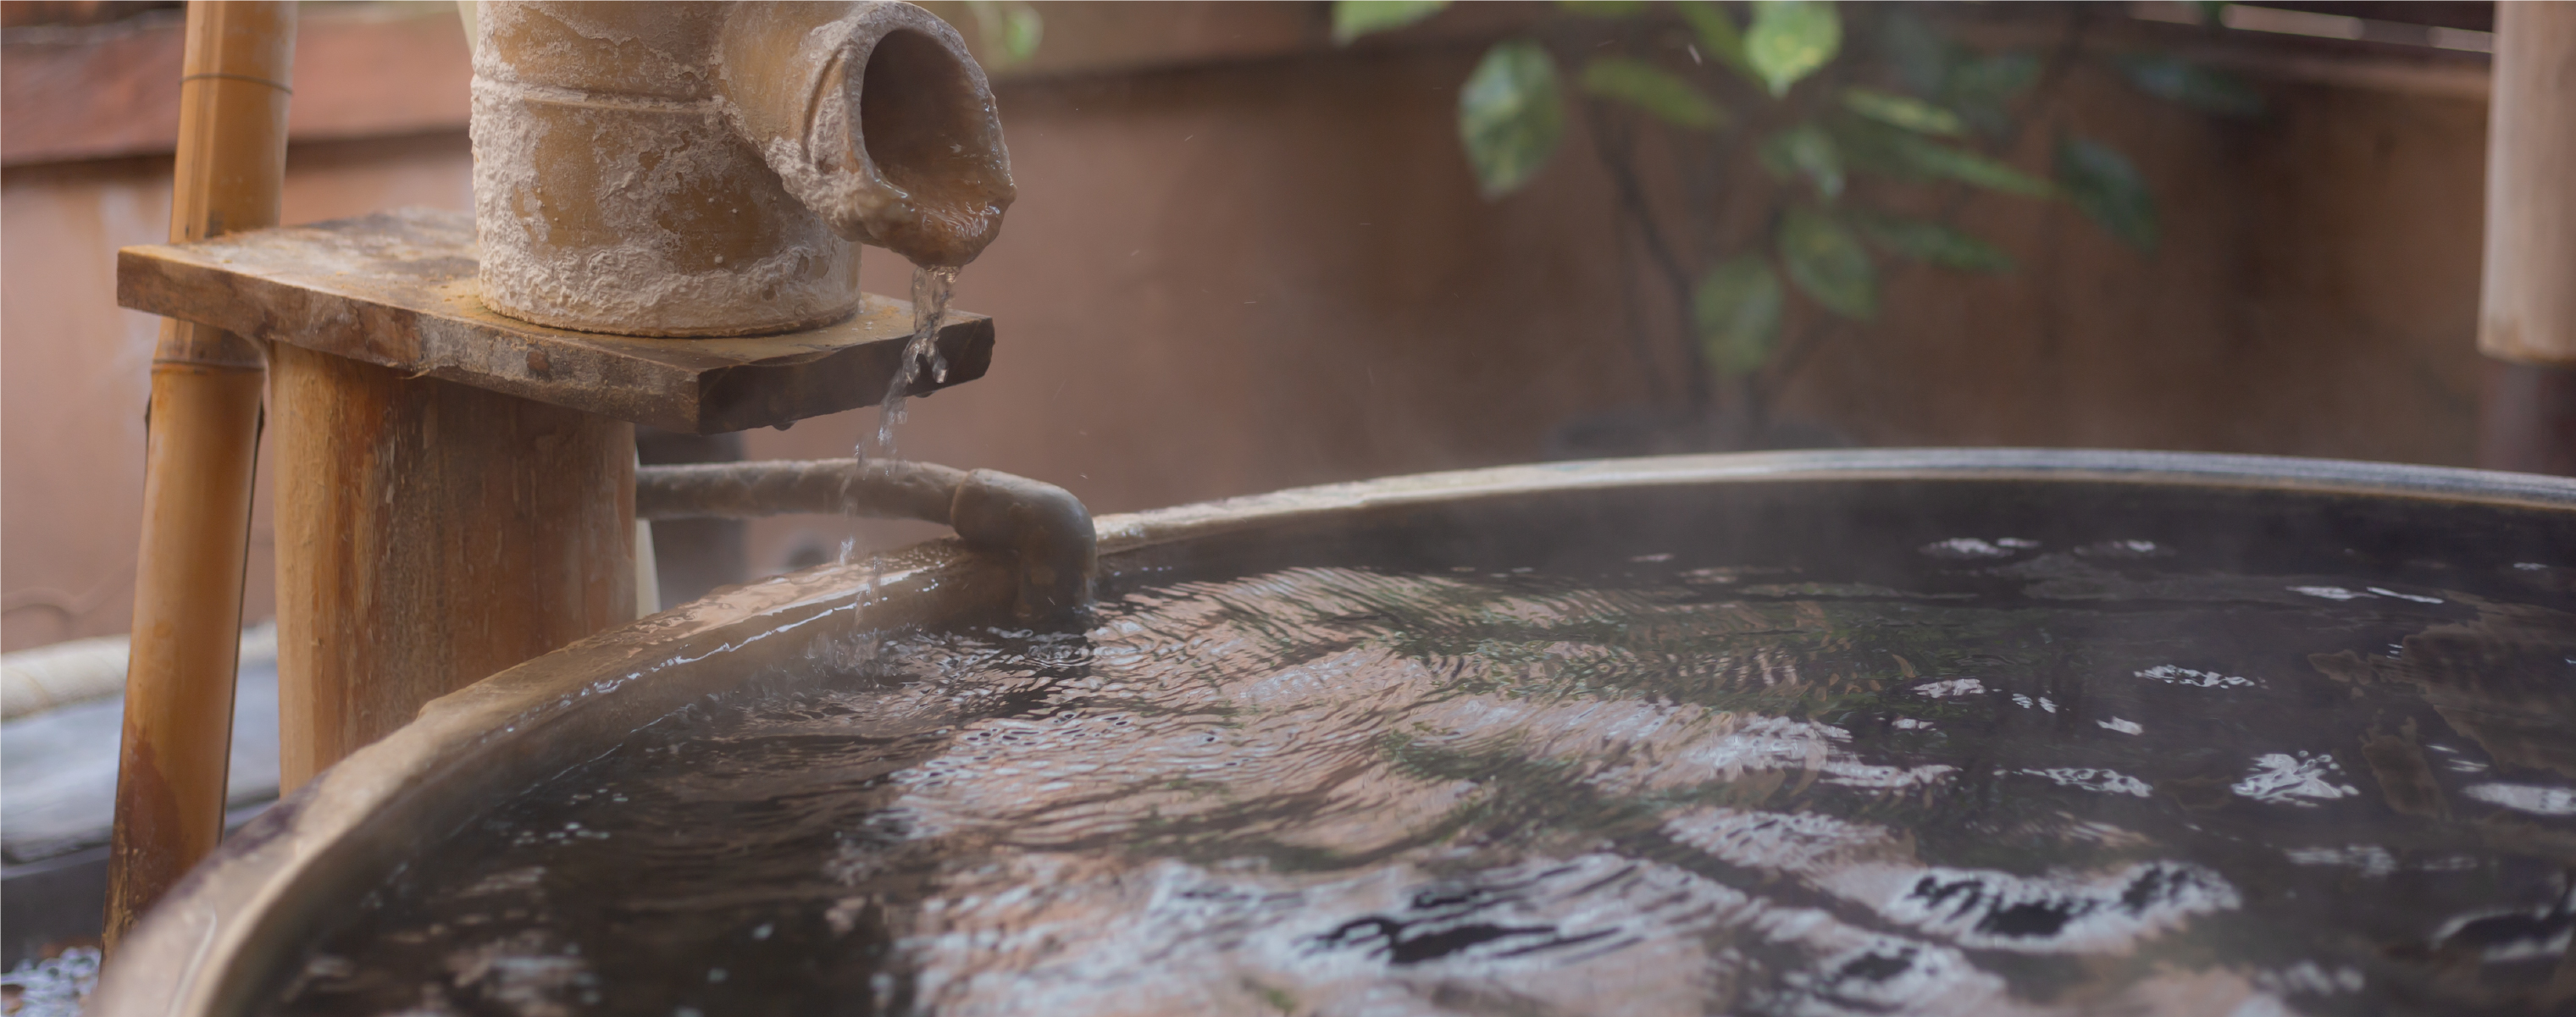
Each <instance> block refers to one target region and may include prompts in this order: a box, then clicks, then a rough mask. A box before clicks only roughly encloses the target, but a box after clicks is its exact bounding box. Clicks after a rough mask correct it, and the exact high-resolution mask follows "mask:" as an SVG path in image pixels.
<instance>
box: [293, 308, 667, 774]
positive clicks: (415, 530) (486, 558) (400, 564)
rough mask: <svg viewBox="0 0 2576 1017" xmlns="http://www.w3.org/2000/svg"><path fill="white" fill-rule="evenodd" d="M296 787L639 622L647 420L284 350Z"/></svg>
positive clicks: (357, 362) (322, 354)
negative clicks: (424, 711)
mask: <svg viewBox="0 0 2576 1017" xmlns="http://www.w3.org/2000/svg"><path fill="white" fill-rule="evenodd" d="M270 375H271V378H272V379H273V381H272V385H273V389H272V394H273V399H274V402H275V405H276V407H277V412H276V416H275V418H274V424H273V427H274V432H273V433H274V434H275V436H276V441H277V492H278V496H277V533H278V547H277V590H278V605H277V637H278V638H277V641H278V651H277V669H278V714H279V716H278V726H279V732H278V734H279V739H280V744H281V746H282V752H283V759H282V761H281V762H282V771H281V774H280V777H281V784H282V788H281V790H287V791H291V790H292V789H294V788H296V787H298V786H301V785H302V784H303V783H304V782H305V781H307V780H310V779H312V777H313V775H314V774H316V773H318V772H320V771H321V770H322V769H324V768H325V767H328V766H330V765H331V764H332V763H333V762H336V761H338V760H339V759H340V758H341V757H343V756H346V755H348V754H349V753H350V752H352V751H355V750H356V749H358V748H359V747H361V746H364V745H366V744H367V743H368V742H371V741H374V740H376V739H377V738H380V737H382V736H384V735H385V734H387V733H389V732H391V731H393V730H394V729H395V728H397V727H400V726H402V725H403V724H405V723H407V722H409V721H410V720H411V718H412V715H413V714H414V713H415V712H417V711H418V710H419V709H420V706H421V704H422V703H425V702H428V701H429V700H431V699H434V698H436V697H438V696H442V695H445V694H447V693H449V692H452V691H455V690H457V689H460V688H463V687H465V686H466V685H469V684H472V683H474V682H476V681H480V680H482V679H483V678H486V677H489V676H490V675H492V674H493V673H495V672H498V671H500V670H502V669H504V668H507V667H510V666H512V665H515V664H518V663H520V662H522V661H525V660H528V659H530V658H533V657H536V656H538V655H539V654H543V653H546V652H547V651H550V650H553V649H556V648H558V647H561V646H563V645H565V644H567V643H571V642H573V641H574V640H577V639H580V638H582V637H584V636H588V635H591V634H594V633H597V632H600V631H603V630H605V629H607V628H609V627H611V626H613V625H617V624H621V623H624V622H626V621H630V620H632V619H633V617H634V614H635V576H634V569H633V554H634V537H635V500H634V476H635V465H634V464H635V439H634V426H633V425H631V424H628V423H626V422H623V421H619V420H613V419H610V418H607V417H602V416H598V415H594V414H590V413H584V412H582V411H579V410H573V409H566V408H563V407H560V406H553V405H549V404H546V403H539V402H533V401H530V400H526V399H520V398H517V397H515V396H508V395H502V394H500V393H497V392H491V391H488V390H485V389H480V388H474V387H471V386H467V385H460V384H457V383H455V382H449V381H441V380H438V379H435V378H423V377H416V376H409V375H406V374H405V373H404V372H401V371H396V370H393V369H391V368H386V367H380V366H377V365H375V364H368V363H362V362H359V361H356V360H350V359H347V358H344V357H340V356H336V355H333V354H329V353H320V352H316V351H313V350H307V349H300V348H297V347H292V346H284V345H281V346H278V347H276V348H275V350H274V351H273V354H272V357H271V362H270Z"/></svg>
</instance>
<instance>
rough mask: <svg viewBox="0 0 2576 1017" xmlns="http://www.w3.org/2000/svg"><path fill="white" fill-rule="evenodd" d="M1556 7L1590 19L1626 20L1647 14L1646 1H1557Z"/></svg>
mask: <svg viewBox="0 0 2576 1017" xmlns="http://www.w3.org/2000/svg"><path fill="white" fill-rule="evenodd" d="M1556 6H1557V8H1558V9H1560V10H1565V11H1572V12H1573V13H1576V14H1580V15H1583V16H1585V17H1590V18H1624V17H1628V16H1630V15H1634V14H1644V13H1645V12H1646V0H1556Z"/></svg>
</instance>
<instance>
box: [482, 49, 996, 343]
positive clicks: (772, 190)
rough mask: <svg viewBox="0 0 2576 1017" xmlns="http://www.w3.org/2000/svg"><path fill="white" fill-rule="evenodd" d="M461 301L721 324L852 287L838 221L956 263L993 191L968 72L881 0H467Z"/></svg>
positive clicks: (986, 236)
mask: <svg viewBox="0 0 2576 1017" xmlns="http://www.w3.org/2000/svg"><path fill="white" fill-rule="evenodd" d="M475 33H476V45H475V56H474V111H473V134H474V204H475V229H476V234H477V239H478V241H479V242H480V244H481V246H482V249H483V256H482V263H481V269H480V276H479V283H480V286H481V290H482V294H481V295H482V300H483V302H484V304H485V305H487V306H489V307H491V308H492V309H493V310H495V311H499V312H501V313H503V314H508V315H510V316H512V317H516V318H520V319H523V320H526V321H533V322H536V323H538V324H542V325H551V326H555V327H559V328H571V329H580V330H583V331H592V332H609V333H615V334H619V335H649V336H724V335H752V334H758V333H763V332H780V331H790V330H795V329H801V328H812V327H818V326H821V325H825V324H829V323H831V322H834V321H838V320H840V319H841V318H844V317H847V316H849V314H850V313H851V312H853V311H855V310H856V309H857V308H858V305H859V276H858V265H859V262H858V251H857V248H856V247H855V246H854V243H855V242H866V243H872V244H876V245H878V246H881V247H885V248H887V249H889V250H891V251H894V252H895V253H897V254H901V255H903V256H904V257H906V258H909V259H911V260H912V261H914V262H915V263H918V264H924V265H962V264H965V263H966V262H968V261H971V260H973V259H974V258H975V256H976V255H977V254H979V253H981V252H982V251H983V249H984V245H986V244H988V243H990V242H991V241H992V239H993V237H994V235H995V234H996V233H997V232H998V231H999V230H1000V228H1001V221H1002V213H1003V211H1004V209H1006V208H1008V207H1009V205H1010V203H1011V199H1012V197H1013V196H1014V194H1015V191H1014V188H1013V185H1012V183H1011V172H1010V154H1009V153H1008V152H1007V151H1006V150H1005V149H1004V147H1003V145H1002V129H1001V123H1000V120H999V119H998V117H997V116H996V115H995V112H994V108H993V95H992V90H991V88H990V86H989V85H988V84H987V83H986V82H985V79H984V72H983V70H982V69H981V68H979V67H977V66H976V64H975V61H974V60H973V59H972V58H971V57H970V56H968V54H967V51H966V45H965V41H964V40H962V39H960V38H959V37H958V35H957V32H956V30H955V29H952V28H950V27H949V26H948V25H947V24H946V23H945V22H942V21H940V20H939V19H938V18H937V17H935V16H933V15H932V14H930V13H929V12H928V11H925V10H922V9H921V8H919V7H915V6H913V5H911V4H906V3H895V2H881V0H880V2H846V0H845V2H818V3H743V4H735V3H723V2H694V0H693V2H674V3H577V2H562V0H484V2H483V3H482V4H481V5H480V11H479V14H478V16H477V19H476V26H475Z"/></svg>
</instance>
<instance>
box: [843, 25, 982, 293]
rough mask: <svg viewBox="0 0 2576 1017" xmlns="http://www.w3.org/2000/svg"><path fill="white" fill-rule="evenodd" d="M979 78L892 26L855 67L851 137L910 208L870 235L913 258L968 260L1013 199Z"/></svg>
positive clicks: (941, 48) (930, 42)
mask: <svg viewBox="0 0 2576 1017" xmlns="http://www.w3.org/2000/svg"><path fill="white" fill-rule="evenodd" d="M979 78H980V76H979V75H977V74H976V73H975V72H974V69H973V68H971V67H970V66H968V65H967V64H966V63H965V60H964V58H963V57H962V56H960V55H959V54H958V53H957V52H955V51H953V50H952V48H951V47H949V46H946V45H943V44H941V42H940V41H939V40H937V39H935V38H932V37H931V36H929V35H925V34H923V33H920V32H916V31H910V30H900V29H899V30H896V31H893V32H888V33H886V35H885V36H883V37H882V38H880V39H878V40H877V42H876V45H875V46H874V47H872V48H871V50H870V52H869V53H868V56H867V62H866V66H865V67H864V68H863V69H862V70H861V72H860V74H859V83H858V84H859V88H858V108H859V117H858V121H859V130H858V134H859V138H858V141H859V145H860V146H861V148H862V149H863V150H864V151H865V152H866V155H867V160H868V162H869V163H870V164H872V165H873V166H874V167H875V169H876V171H877V174H878V176H879V178H880V179H883V180H884V181H885V182H886V183H887V184H890V185H892V186H894V187H895V188H896V189H898V190H900V191H902V192H903V194H904V196H905V198H906V199H907V200H906V204H908V205H909V206H910V210H911V213H912V214H911V216H910V217H909V218H910V220H911V221H909V222H904V223H889V224H886V225H887V226H888V227H892V228H890V229H889V228H885V227H880V229H879V230H878V233H879V235H878V237H877V238H876V239H877V240H878V241H879V242H881V243H883V244H884V245H885V246H886V247H888V248H891V249H893V250H895V251H897V252H898V253H902V254H904V255H906V256H907V257H910V258H912V259H913V260H914V261H916V262H920V263H922V264H935V265H962V264H965V263H966V262H968V261H972V260H974V257H975V255H976V254H978V253H981V252H982V250H983V248H984V245H985V244H987V243H989V242H991V240H992V238H993V235H994V233H995V232H997V231H998V230H999V229H1000V227H1001V218H1002V210H1003V209H1004V208H1006V207H1007V206H1009V204H1010V202H1011V198H1012V197H1013V189H1012V185H1011V177H1010V163H1009V158H1010V157H1009V156H1008V155H1007V154H1006V153H1005V152H1004V151H1003V149H1002V144H1001V137H1000V135H1001V131H1000V128H999V125H998V123H997V122H996V120H995V116H994V111H993V109H992V105H991V100H990V98H989V97H988V93H987V92H986V91H985V89H984V88H983V87H981V84H982V83H981V81H980V80H979Z"/></svg>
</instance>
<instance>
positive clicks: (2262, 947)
mask: <svg viewBox="0 0 2576 1017" xmlns="http://www.w3.org/2000/svg"><path fill="white" fill-rule="evenodd" d="M1914 559H1915V560H1914V562H1913V564H1912V566H1911V567H1910V568H1909V569H1906V570H1900V571H1901V572H1902V574H1903V575H1905V576H1906V577H1908V578H1905V579H1904V580H1903V581H1902V582H1900V583H1897V584H1894V585H1890V584H1889V583H1888V581H1887V574H1886V572H1885V570H1882V571H1881V573H1880V574H1877V575H1874V576H1873V581H1872V582H1869V583H1860V582H1852V581H1848V580H1846V579H1842V578H1838V577H1835V576H1827V575H1810V574H1805V573H1801V572H1798V571H1794V570H1788V569H1777V568H1752V567H1744V566H1740V565H1731V564H1729V563H1727V562H1723V561H1698V560H1692V559H1691V558H1690V557H1689V555H1688V554H1686V553H1683V554H1649V555H1643V556H1639V557H1637V558H1634V559H1632V560H1628V561H1623V562H1615V563H1612V564H1611V565H1609V566H1606V567H1596V568H1586V569H1579V570H1557V571H1531V570H1526V569H1499V568H1498V569H1479V568H1464V569H1447V568H1434V569H1422V570H1405V569H1369V568H1349V567H1318V568H1293V569H1283V570H1271V571H1256V572H1251V573H1248V574H1240V575H1230V576H1225V577H1222V578H1214V579H1198V580H1189V581H1171V582H1164V583H1147V584H1142V585H1135V584H1131V585H1130V587H1129V588H1127V589H1124V590H1119V591H1113V592H1112V595H1111V597H1110V599H1109V600H1108V602H1107V603H1105V604H1104V605H1103V608H1102V610H1101V612H1100V614H1099V616H1098V618H1097V621H1096V624H1094V625H1093V626H1092V627H1091V628H1090V629H1089V631H1087V632H1084V633H1076V634H1052V635H1050V634H1033V633H1026V632H1010V631H993V630H973V631H942V632H911V633H902V634H897V635H894V636H890V637H886V638H884V639H883V640H882V641H869V640H859V639H855V638H854V639H852V640H851V641H850V642H849V643H847V644H846V645H841V646H837V647H835V648H834V650H833V652H831V653H829V654H827V655H826V656H827V657H828V658H829V659H826V660H823V661H818V662H817V670H818V672H819V676H818V677H816V678H815V679H814V680H812V681H810V682H806V683H800V684H796V685H795V686H794V687H789V688H770V689H767V690H765V691H762V692H759V693H758V694H754V695H746V696H743V697H739V698H738V699H737V700H735V701H729V702H722V703H711V704H708V705H705V706H701V707H693V708H691V709H690V710H688V711H685V712H684V713H682V714H680V715H676V716H673V717H671V718H669V719H667V720H666V721H664V722H662V723H660V724H658V725H656V726H654V727H651V728H648V729H647V730H645V731H643V732H640V733H638V734H637V735H635V736H634V737H633V738H631V739H630V740H628V741H627V742H626V743H625V744H623V745H621V746H619V747H618V748H617V749H616V750H615V751H613V752H611V753H609V754H608V755H606V756H604V757H602V758H599V759H597V760H595V761H594V762H592V763H590V764H587V765H584V766H582V767H579V768H577V769H574V770H572V771H570V772H567V773H564V774H562V775H561V776H559V777H558V778H556V779H554V780H553V781H552V782H550V783H548V784H546V785H544V786H541V787H539V788H536V789H534V790H532V791H531V792H530V793H528V794H527V795H525V796H523V797H522V798H520V799H518V800H516V801H512V802H509V803H506V804H504V805H502V806H500V807H499V808H497V809H496V810H495V811H494V812H492V813H491V814H490V815H489V816H488V817H486V818H485V819H483V820H481V821H479V822H477V823H476V824H474V825H472V826H471V827H469V828H467V829H464V830H461V831H459V832H458V833H456V834H455V835H454V836H453V837H452V838H451V839H449V840H448V841H447V842H445V843H442V844H437V845H434V846H431V847H430V848H429V849H428V850H427V851H426V852H425V853H424V854H423V855H422V857H421V858H420V859H419V860H418V861H416V862H414V863H412V864H411V865H410V866H409V867H407V868H406V869H404V870H403V871H401V872H398V873H396V874H395V875H394V876H393V877H392V878H391V879H390V880H388V881H387V882H386V883H385V884H384V885H382V886H381V887H379V888H378V889H377V890H376V891H375V892H374V893H373V894H371V895H370V896H369V897H368V898H367V899H366V900H365V901H364V902H363V904H362V905H361V906H359V907H357V908H354V909H353V910H352V911H351V913H350V914H349V915H348V916H347V918H346V919H345V921H344V922H342V924H341V925H340V926H339V927H338V928H337V929H335V930H334V931H332V932H331V933H330V934H328V935H327V936H326V937H325V938H324V939H323V940H321V941H320V942H317V943H315V944H313V945H312V947H311V948H310V949H309V951H308V952H307V954H306V957H305V963H304V965H303V973H302V974H301V975H300V976H298V977H297V978H295V979H294V981H293V983H292V984H291V985H288V986H286V987H285V988H284V989H283V991H282V993H281V995H279V996H278V997H277V998H276V1000H275V1001H274V1003H273V1005H271V1006H270V1008H269V1010H270V1012H272V1013H280V1014H297V1015H304V1014H311V1015H324V1014H377V1013H396V1012H406V1013H475V1014H526V1015H548V1014H573V1013H616V1014H656V1015H673V1017H711V1015H734V1014H800V1015H801V1014H837V1013H851V1014H860V1013H926V1014H927V1013H935V1014H956V1015H964V1014H1041V1013H1042V1014H1060V1015H1082V1014H1174V1015H1178V1014H1208V1013H1225V1014H1268V1013H1316V1014H1390V1015H1392V1014H1451V1013H1457V1014H1576V1013H1638V1014H1666V1013H1673V1014H1680V1013H1745V1014H1886V1013H1919V1014H2008V1013H2168V1014H2201V1013H2209V1014H2228V1013H2236V1014H2245V1015H2258V1014H2274V1013H2320V1014H2325V1013H2355V1014H2375V1013H2478V1012H2494V1013H2527V1012H2546V1011H2547V1010H2549V1009H2550V1008H2551V1007H2553V1006H2558V1005H2564V1004H2563V1002H2562V1001H2564V1000H2566V999H2568V998H2570V997H2571V996H2576V962H2571V961H2569V960H2568V948H2569V937H2570V931H2571V929H2576V898H2571V895H2570V894H2571V882H2570V872H2571V869H2576V740H2571V739H2570V738H2569V734H2570V731H2571V726H2570V719H2571V716H2576V706H2571V702H2576V692H2571V690H2576V615H2571V614H2570V613H2569V612H2570V609H2571V606H2576V605H2571V603H2570V598H2569V595H2568V590H2569V589H2570V587H2571V577H2576V571H2571V570H2570V569H2568V568H2566V567H2564V565H2562V564H2553V563H2539V562H2525V563H2517V564H2516V565H2514V566H2512V567H2509V568H2507V569H2504V570H2502V571H2501V572H2500V573H2499V574H2497V575H2486V576H2479V577H2476V578H2477V579H2478V582H2477V583H2476V584H2473V585H2475V586H2476V588H2478V589H2480V590H2482V591H2484V593H2483V594H2473V593H2467V592H2462V591H2460V590H2456V589H2451V588H2447V587H2444V586H2439V585H2391V582H2392V581H2391V580H2387V579H2385V578H2381V579H2371V580H2365V579H2356V578H2353V577H2349V576H2336V575H2303V574H2302V575H2239V574H2232V573H2225V572H2210V571H2206V570H2200V569H2192V568H2185V567H2183V566H2181V565H2179V564H2177V562H2178V561H2179V560H2180V559H2177V558H2176V557H2175V554H2174V551H2173V549H2171V548H2166V547H2161V546H2158V545H2157V544H2155V543H2152V542H2148V541H2139V540H2110V541H2102V542H2094V543H2087V544H2082V545H2074V546H2045V545H2042V544H2041V543H2039V542H2037V541H2032V540H2019V539H2014V538H2012V537H2010V536H2009V535H1995V534H1981V535H1962V536H1959V537H1957V538H1954V539H1949V540H1943V541H1938V542H1934V543H1931V544H1927V545H1925V546H1923V547H1922V548H1920V549H1919V550H1917V551H1915V552H1914ZM2499 590H2503V591H2526V594H2527V595H2526V594H2517V595H2515V596H2512V597H2504V598H2499V596H2498V591H2499Z"/></svg>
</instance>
